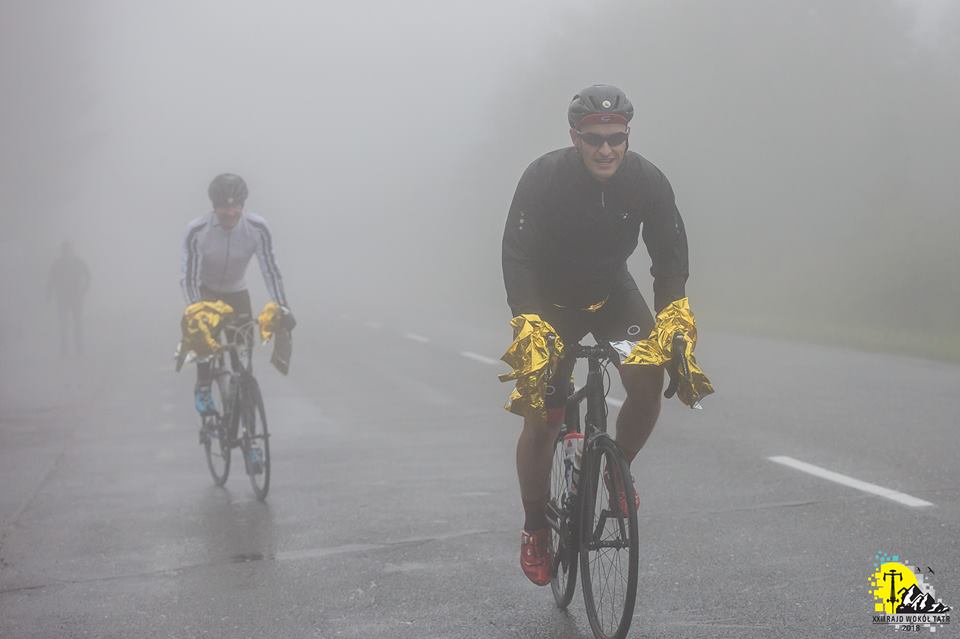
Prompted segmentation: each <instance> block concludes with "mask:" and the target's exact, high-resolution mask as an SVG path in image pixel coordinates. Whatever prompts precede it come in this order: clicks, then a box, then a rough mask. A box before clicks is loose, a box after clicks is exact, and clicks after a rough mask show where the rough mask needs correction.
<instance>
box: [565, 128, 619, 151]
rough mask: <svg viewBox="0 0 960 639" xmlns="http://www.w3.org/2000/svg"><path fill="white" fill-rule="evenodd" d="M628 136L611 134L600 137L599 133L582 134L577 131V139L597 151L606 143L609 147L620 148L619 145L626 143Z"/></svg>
mask: <svg viewBox="0 0 960 639" xmlns="http://www.w3.org/2000/svg"><path fill="white" fill-rule="evenodd" d="M629 136H630V134H629V133H624V132H621V133H611V134H610V135H600V134H599V133H583V132H582V131H577V137H578V138H580V139H581V140H583V141H584V143H585V144H587V145H589V146H592V147H594V148H597V149H599V148H600V147H601V146H603V143H604V142H606V143H607V144H609V145H610V147H611V148H612V147H615V146H620V145H621V144H623V143H625V142H626V141H627V138H628V137H629Z"/></svg>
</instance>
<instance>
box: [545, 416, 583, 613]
mask: <svg viewBox="0 0 960 639" xmlns="http://www.w3.org/2000/svg"><path fill="white" fill-rule="evenodd" d="M565 433H566V430H562V431H561V432H560V436H559V437H557V443H556V444H554V447H553V468H552V469H551V471H550V501H549V502H548V503H547V518H548V519H549V520H550V556H551V557H553V577H552V578H551V579H550V589H551V590H552V591H553V598H554V599H555V600H556V602H557V606H559V607H560V608H566V607H567V606H568V605H570V601H571V600H572V599H573V592H574V590H576V587H577V549H576V548H577V547H576V542H575V538H576V530H575V525H576V518H575V517H574V516H573V515H572V513H573V506H574V502H575V499H574V498H572V497H569V498H568V496H567V494H566V492H567V491H566V477H565V475H564V465H563V436H564V434H565Z"/></svg>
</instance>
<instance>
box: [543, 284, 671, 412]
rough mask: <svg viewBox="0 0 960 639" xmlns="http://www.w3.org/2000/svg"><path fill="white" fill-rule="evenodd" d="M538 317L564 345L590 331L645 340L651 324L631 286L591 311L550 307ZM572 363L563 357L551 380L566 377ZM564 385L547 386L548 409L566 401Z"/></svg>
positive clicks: (601, 336)
mask: <svg viewBox="0 0 960 639" xmlns="http://www.w3.org/2000/svg"><path fill="white" fill-rule="evenodd" d="M540 317H542V318H543V319H544V320H546V321H547V322H549V323H550V325H551V326H553V328H555V329H556V331H557V333H558V334H559V335H560V339H562V340H563V343H564V345H565V346H571V345H574V344H577V343H579V342H580V340H581V339H583V338H584V336H586V334H587V333H590V334H592V335H593V338H594V339H595V340H607V341H610V342H615V341H619V340H629V341H631V342H636V341H639V340H642V339H646V338H647V337H648V336H649V335H650V331H652V330H653V326H654V318H653V314H652V313H651V312H650V308H649V307H648V306H647V302H646V300H644V299H643V295H641V294H640V291H638V290H637V289H635V288H632V289H621V290H620V291H618V292H616V293H613V294H611V296H610V298H609V299H607V301H606V303H605V304H604V305H603V306H602V307H601V308H600V309H598V310H596V311H593V312H590V311H584V310H579V309H561V308H557V307H555V306H551V307H549V308H548V309H546V310H545V311H544V312H543V313H541V315H540ZM575 363H576V359H574V358H572V357H565V358H563V359H562V360H561V362H560V366H559V368H558V369H557V373H556V375H555V376H554V379H556V380H564V379H569V377H570V375H571V373H573V366H574V364H575ZM566 386H567V385H566V384H556V385H555V386H554V388H552V389H550V388H548V389H547V398H546V405H547V407H548V408H555V407H557V406H562V405H563V404H564V402H566V399H567V390H568V389H567V388H566ZM551 391H552V392H551Z"/></svg>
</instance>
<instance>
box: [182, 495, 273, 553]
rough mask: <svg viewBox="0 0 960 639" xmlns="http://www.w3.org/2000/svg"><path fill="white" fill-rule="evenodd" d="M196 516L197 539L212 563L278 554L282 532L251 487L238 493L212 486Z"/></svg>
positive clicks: (267, 507) (268, 509)
mask: <svg viewBox="0 0 960 639" xmlns="http://www.w3.org/2000/svg"><path fill="white" fill-rule="evenodd" d="M238 479H246V477H242V478H238ZM195 517H196V526H197V528H198V529H197V531H196V533H197V537H198V538H199V539H200V540H201V542H202V544H203V547H204V549H205V552H206V554H207V556H208V560H209V561H210V563H246V562H250V561H262V560H272V559H273V558H274V557H275V555H276V552H277V548H278V546H279V541H280V533H279V531H278V530H277V528H276V526H275V523H274V512H273V509H272V508H271V507H270V503H269V502H261V501H258V500H257V499H256V498H255V497H254V496H253V495H252V494H250V491H249V487H248V486H244V487H243V488H240V489H238V490H237V491H236V492H234V491H232V490H231V489H230V488H229V487H226V486H225V487H222V488H218V487H215V486H211V487H210V489H209V490H208V491H207V492H206V493H205V494H204V496H203V498H202V499H201V500H200V501H199V503H198V504H197V513H196V516H195Z"/></svg>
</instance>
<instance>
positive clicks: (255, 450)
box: [241, 377, 270, 501]
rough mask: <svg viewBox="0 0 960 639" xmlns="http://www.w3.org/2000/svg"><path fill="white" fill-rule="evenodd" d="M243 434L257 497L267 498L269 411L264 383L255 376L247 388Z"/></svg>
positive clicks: (246, 459) (248, 473) (252, 482)
mask: <svg viewBox="0 0 960 639" xmlns="http://www.w3.org/2000/svg"><path fill="white" fill-rule="evenodd" d="M241 419H242V421H243V423H242V426H243V433H242V440H241V445H242V447H243V457H244V462H245V463H246V468H247V476H248V477H250V485H251V486H253V492H254V493H255V494H256V495H257V499H259V500H260V501H263V500H265V499H266V498H267V491H269V490H270V433H269V431H268V430H267V413H266V411H265V410H264V408H263V396H262V395H261V394H260V385H259V384H258V383H257V380H256V379H255V378H253V377H251V378H250V379H249V383H248V384H247V387H246V397H245V398H244V400H243V412H242V413H241Z"/></svg>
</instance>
